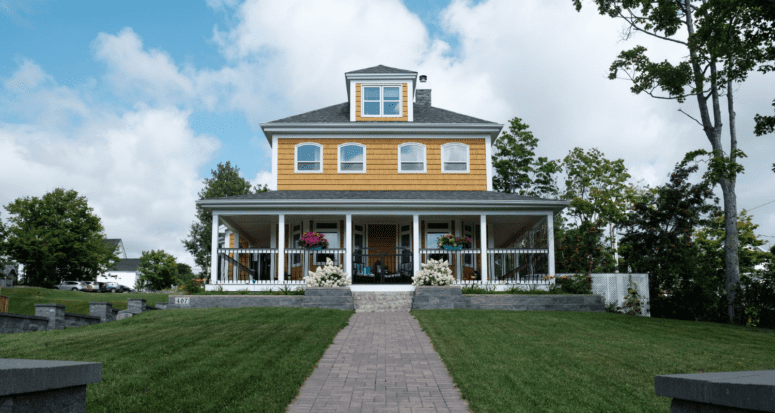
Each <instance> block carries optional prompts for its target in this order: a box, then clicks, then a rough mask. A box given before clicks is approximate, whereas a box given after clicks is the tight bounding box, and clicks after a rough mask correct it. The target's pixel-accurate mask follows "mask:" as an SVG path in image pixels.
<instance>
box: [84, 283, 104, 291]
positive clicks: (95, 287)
mask: <svg viewBox="0 0 775 413" xmlns="http://www.w3.org/2000/svg"><path fill="white" fill-rule="evenodd" d="M85 282H86V286H87V288H88V291H90V292H93V293H99V292H102V291H105V290H103V289H102V288H101V287H100V283H98V282H96V281H85Z"/></svg>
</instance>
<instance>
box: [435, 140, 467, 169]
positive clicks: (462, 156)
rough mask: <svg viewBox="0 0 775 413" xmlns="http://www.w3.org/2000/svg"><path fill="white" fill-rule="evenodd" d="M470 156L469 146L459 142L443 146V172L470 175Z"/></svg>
mask: <svg viewBox="0 0 775 413" xmlns="http://www.w3.org/2000/svg"><path fill="white" fill-rule="evenodd" d="M468 155H469V154H468V145H465V144H462V143H457V142H454V143H447V144H444V145H441V172H443V173H468V172H469V170H470V167H469V165H470V161H469V156H468Z"/></svg>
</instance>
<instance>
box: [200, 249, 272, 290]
mask: <svg viewBox="0 0 775 413" xmlns="http://www.w3.org/2000/svg"><path fill="white" fill-rule="evenodd" d="M276 262H277V249H276V248H218V274H217V276H216V277H215V278H214V281H215V282H214V283H216V284H217V283H245V284H249V283H253V282H254V281H255V282H259V281H263V282H276V281H277V271H276V270H274V271H273V269H274V268H275V266H276Z"/></svg>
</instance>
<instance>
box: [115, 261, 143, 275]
mask: <svg viewBox="0 0 775 413" xmlns="http://www.w3.org/2000/svg"><path fill="white" fill-rule="evenodd" d="M138 268H140V258H127V259H125V260H121V261H119V262H117V263H116V266H115V267H113V268H111V269H110V270H111V271H129V272H136V271H137V269H138Z"/></svg>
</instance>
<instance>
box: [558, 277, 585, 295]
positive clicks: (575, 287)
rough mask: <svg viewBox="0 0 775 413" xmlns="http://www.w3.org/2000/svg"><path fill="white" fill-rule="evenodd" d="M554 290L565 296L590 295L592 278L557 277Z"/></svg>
mask: <svg viewBox="0 0 775 413" xmlns="http://www.w3.org/2000/svg"><path fill="white" fill-rule="evenodd" d="M555 286H556V287H555V288H559V289H560V291H561V292H564V293H567V294H592V276H590V275H589V274H585V275H581V274H573V275H563V276H559V277H557V279H556V280H555Z"/></svg>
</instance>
